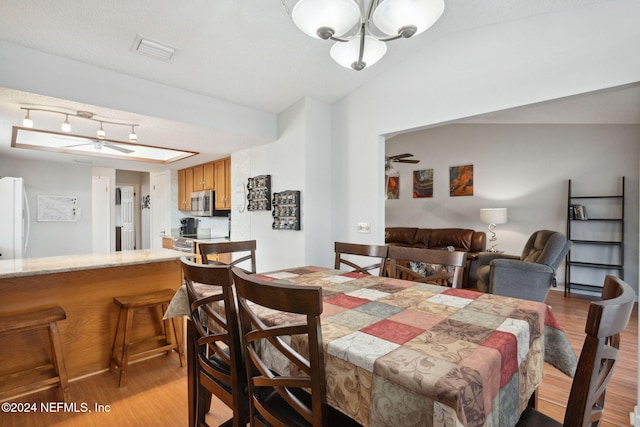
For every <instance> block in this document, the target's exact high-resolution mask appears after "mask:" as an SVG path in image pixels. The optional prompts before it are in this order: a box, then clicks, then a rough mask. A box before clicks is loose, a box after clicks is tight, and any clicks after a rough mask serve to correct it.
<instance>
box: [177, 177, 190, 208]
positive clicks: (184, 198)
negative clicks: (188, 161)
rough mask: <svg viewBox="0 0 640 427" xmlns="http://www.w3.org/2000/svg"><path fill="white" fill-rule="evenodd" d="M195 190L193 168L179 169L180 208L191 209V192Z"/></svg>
mask: <svg viewBox="0 0 640 427" xmlns="http://www.w3.org/2000/svg"><path fill="white" fill-rule="evenodd" d="M192 191H193V168H187V169H180V170H179V171H178V209H179V210H181V211H189V210H191V192H192Z"/></svg>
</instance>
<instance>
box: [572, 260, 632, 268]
mask: <svg viewBox="0 0 640 427" xmlns="http://www.w3.org/2000/svg"><path fill="white" fill-rule="evenodd" d="M567 264H569V265H572V266H575V267H589V268H601V269H604V270H622V265H620V264H599V263H597V262H584V261H571V260H569V261H567Z"/></svg>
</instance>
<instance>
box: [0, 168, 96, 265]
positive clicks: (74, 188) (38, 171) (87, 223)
mask: <svg viewBox="0 0 640 427" xmlns="http://www.w3.org/2000/svg"><path fill="white" fill-rule="evenodd" d="M0 176H17V177H23V178H24V184H25V190H26V192H27V200H28V201H29V207H30V211H31V220H30V235H29V244H28V247H27V251H26V253H25V254H24V257H25V258H37V257H44V256H54V255H71V254H80V253H90V252H91V167H87V166H81V165H78V166H74V165H63V164H53V163H46V162H30V161H23V160H17V159H12V158H7V157H0ZM38 196H77V197H78V208H79V209H81V217H80V219H79V220H77V221H71V222H40V221H37V220H36V218H37V214H38V209H37V201H38Z"/></svg>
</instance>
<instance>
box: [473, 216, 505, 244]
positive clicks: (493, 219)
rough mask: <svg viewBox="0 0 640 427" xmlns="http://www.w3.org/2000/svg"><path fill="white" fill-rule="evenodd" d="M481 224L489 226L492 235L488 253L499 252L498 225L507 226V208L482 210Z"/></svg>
mask: <svg viewBox="0 0 640 427" xmlns="http://www.w3.org/2000/svg"><path fill="white" fill-rule="evenodd" d="M480 222H481V223H483V224H489V232H490V233H491V238H490V239H489V244H490V245H491V246H490V247H489V249H488V252H498V250H497V249H496V244H497V243H496V241H497V240H498V239H497V238H496V233H495V231H494V230H495V229H496V224H506V223H507V208H485V209H480Z"/></svg>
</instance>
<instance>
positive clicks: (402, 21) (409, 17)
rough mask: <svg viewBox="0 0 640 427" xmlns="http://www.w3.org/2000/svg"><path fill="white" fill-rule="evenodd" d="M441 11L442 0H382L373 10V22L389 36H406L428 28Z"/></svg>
mask: <svg viewBox="0 0 640 427" xmlns="http://www.w3.org/2000/svg"><path fill="white" fill-rule="evenodd" d="M443 12H444V1H443V0H383V1H382V2H381V3H380V5H379V6H378V7H377V8H376V10H375V11H374V12H373V23H374V24H375V26H376V27H378V28H379V29H380V31H382V32H384V33H385V34H387V35H389V36H395V35H401V36H402V37H405V38H406V37H411V36H415V35H418V34H420V33H423V32H425V31H426V30H428V29H429V28H430V27H431V26H432V25H433V24H435V23H436V21H437V20H438V19H440V17H441V16H442V13H443Z"/></svg>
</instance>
